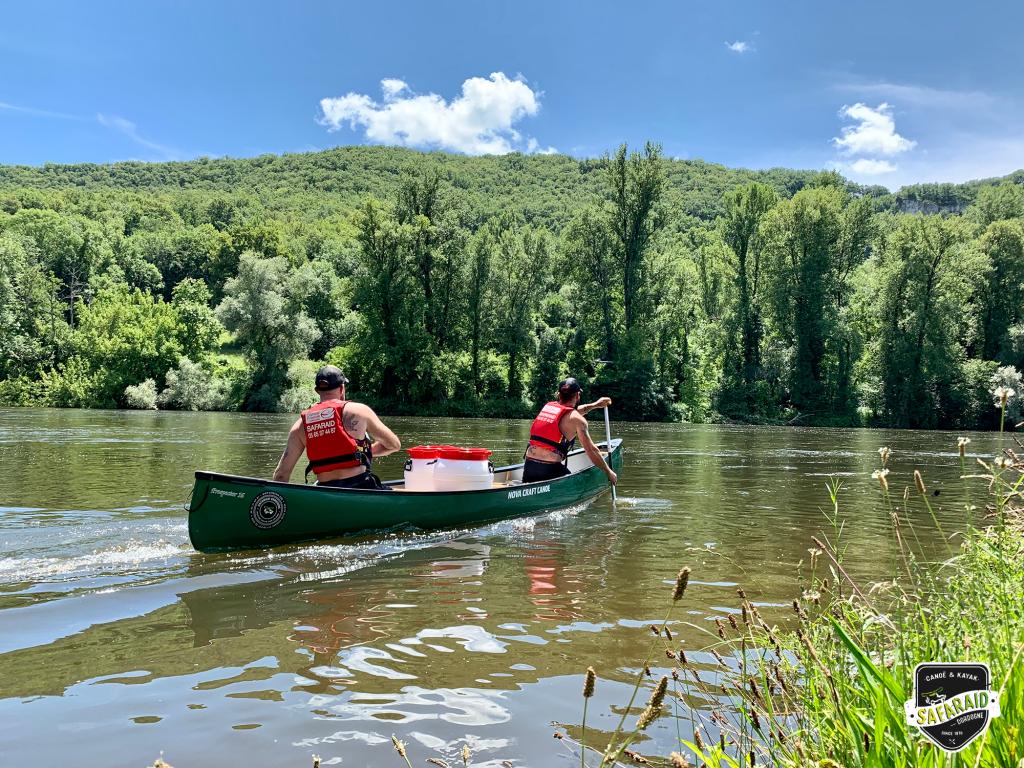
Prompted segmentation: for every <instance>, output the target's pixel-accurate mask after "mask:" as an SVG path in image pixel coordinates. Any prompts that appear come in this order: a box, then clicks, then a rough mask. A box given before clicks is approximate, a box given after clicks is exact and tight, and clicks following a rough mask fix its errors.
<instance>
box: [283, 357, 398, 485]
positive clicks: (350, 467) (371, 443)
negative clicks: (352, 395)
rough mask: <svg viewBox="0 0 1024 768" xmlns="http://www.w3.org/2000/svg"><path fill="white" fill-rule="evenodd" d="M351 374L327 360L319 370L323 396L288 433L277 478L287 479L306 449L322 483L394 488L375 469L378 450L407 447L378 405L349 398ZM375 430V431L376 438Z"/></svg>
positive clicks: (311, 468) (384, 452)
mask: <svg viewBox="0 0 1024 768" xmlns="http://www.w3.org/2000/svg"><path fill="white" fill-rule="evenodd" d="M346 384H348V379H346V378H345V374H343V373H342V372H341V370H340V369H338V368H336V367H335V366H333V365H325V366H324V367H323V368H321V369H320V370H319V371H317V372H316V384H315V387H314V388H315V389H316V391H317V393H318V394H319V395H320V402H319V403H317V404H316V405H314V406H312V407H310V408H307V409H306V410H304V411H303V412H302V415H301V416H299V420H298V421H296V422H295V424H293V425H292V428H291V431H289V433H288V445H286V446H285V449H284V453H282V454H281V460H280V461H279V462H278V463H277V469H275V470H274V479H275V480H277V481H279V482H284V483H286V482H288V480H289V479H290V478H291V476H292V470H293V469H294V468H295V464H296V463H297V462H298V460H299V457H300V456H302V452H303V451H305V452H306V455H307V456H308V458H309V466H308V467H307V468H306V474H307V475H308V474H309V472H310V471H313V472H314V473H315V474H316V484H317V485H327V486H332V487H335V488H362V489H371V490H390V488H387V487H386V486H382V485H381V482H380V478H378V477H377V476H376V475H375V474H373V473H372V472H371V471H370V463H371V461H372V460H373V457H374V456H387V455H388V454H389V453H394V452H395V451H397V450H399V449H400V448H401V447H402V443H401V441H399V439H398V437H396V436H395V433H394V432H392V431H391V430H390V429H388V428H387V427H386V426H384V422H382V421H381V420H380V418H379V417H378V416H377V414H376V413H374V412H373V409H372V408H370V406H368V405H363V404H362V403H353V402H350V401H348V400H346V399H345V385H346ZM370 435H373V437H372V438H371V437H370Z"/></svg>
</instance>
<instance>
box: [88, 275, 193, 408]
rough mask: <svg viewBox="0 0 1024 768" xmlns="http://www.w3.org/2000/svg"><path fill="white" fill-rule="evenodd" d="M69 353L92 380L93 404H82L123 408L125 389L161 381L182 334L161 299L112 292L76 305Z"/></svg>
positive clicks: (119, 290) (140, 293) (121, 288)
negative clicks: (147, 381) (86, 370)
mask: <svg viewBox="0 0 1024 768" xmlns="http://www.w3.org/2000/svg"><path fill="white" fill-rule="evenodd" d="M72 347H73V350H74V356H75V357H76V358H77V359H78V360H80V361H82V362H83V363H85V364H86V365H87V366H88V369H89V370H90V371H91V372H92V377H93V380H94V387H93V389H92V391H91V396H92V398H94V400H93V402H89V403H84V404H85V405H90V406H99V407H103V408H110V407H115V406H117V405H121V404H123V402H124V393H125V388H126V387H127V386H128V385H130V384H136V383H138V382H140V381H144V380H145V379H155V380H162V379H163V377H164V373H165V372H166V371H167V370H168V369H169V368H170V367H171V366H172V365H174V364H175V363H176V362H177V360H178V357H179V356H180V355H181V351H182V344H181V328H180V326H179V325H178V317H177V313H176V312H175V311H174V307H173V306H171V305H170V304H168V303H166V302H164V300H163V299H162V298H160V297H156V298H154V297H153V296H152V295H150V294H148V293H145V292H143V291H140V290H137V289H136V290H129V289H128V288H127V287H126V286H115V287H111V288H106V289H104V290H102V291H100V292H99V293H98V294H97V296H96V298H95V300H94V301H93V302H92V303H91V304H88V305H86V304H84V303H83V302H81V301H80V302H79V326H78V328H77V329H76V330H75V333H74V336H73V338H72Z"/></svg>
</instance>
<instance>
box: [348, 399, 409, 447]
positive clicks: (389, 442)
mask: <svg viewBox="0 0 1024 768" xmlns="http://www.w3.org/2000/svg"><path fill="white" fill-rule="evenodd" d="M349 407H350V408H351V406H349ZM359 417H360V418H362V419H364V420H365V421H366V431H367V432H369V433H370V435H371V436H372V437H373V442H372V443H370V449H371V450H372V451H373V455H374V457H378V456H387V455H388V454H391V453H394V452H395V451H399V450H401V449H402V441H401V440H399V439H398V435H396V434H395V433H394V432H392V431H391V430H390V429H388V428H387V426H386V425H385V424H384V422H383V421H381V420H380V417H379V416H378V415H377V414H376V413H374V412H373V408H371V407H370V406H368V405H362V404H360V407H359Z"/></svg>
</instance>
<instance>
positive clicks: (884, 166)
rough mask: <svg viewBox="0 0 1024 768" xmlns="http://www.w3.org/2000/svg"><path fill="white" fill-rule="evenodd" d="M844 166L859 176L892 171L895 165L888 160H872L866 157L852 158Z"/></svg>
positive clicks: (876, 174)
mask: <svg viewBox="0 0 1024 768" xmlns="http://www.w3.org/2000/svg"><path fill="white" fill-rule="evenodd" d="M846 167H847V168H849V169H850V170H851V171H853V172H854V173H856V174H859V175H861V176H878V175H880V174H883V173H893V172H895V171H896V166H895V165H893V164H892V163H890V162H889V161H888V160H872V159H870V158H867V157H861V158H859V159H857V160H854V161H853V162H852V163H850V164H849V165H847V166H846Z"/></svg>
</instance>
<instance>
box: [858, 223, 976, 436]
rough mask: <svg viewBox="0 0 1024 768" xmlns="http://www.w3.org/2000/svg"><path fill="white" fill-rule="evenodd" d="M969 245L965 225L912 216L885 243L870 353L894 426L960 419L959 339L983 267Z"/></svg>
mask: <svg viewBox="0 0 1024 768" xmlns="http://www.w3.org/2000/svg"><path fill="white" fill-rule="evenodd" d="M967 242H968V233H967V232H966V231H965V228H964V226H963V223H962V222H959V221H957V220H955V219H943V218H940V217H938V216H914V217H907V218H905V219H902V220H901V221H900V222H899V224H898V225H897V226H896V228H895V229H894V230H893V231H892V232H891V233H889V234H888V236H887V237H886V238H885V239H884V240H883V241H882V243H881V244H880V249H879V253H878V257H877V258H878V265H877V269H878V272H879V275H878V283H877V286H876V289H877V294H876V297H875V301H874V311H875V313H876V316H877V326H878V329H879V334H878V337H877V339H876V340H875V342H874V344H873V358H874V366H875V367H876V370H877V373H878V377H879V380H880V382H881V387H882V390H881V396H882V407H883V416H884V418H885V421H886V423H888V424H890V425H891V426H896V427H937V426H945V427H951V426H954V425H955V424H956V423H957V419H958V417H959V416H960V411H962V408H963V405H962V404H960V405H959V406H958V405H957V403H956V402H955V397H954V393H956V392H957V391H958V389H962V386H961V382H960V377H961V371H962V366H963V362H964V350H963V345H962V340H961V338H962V334H963V331H964V328H965V327H967V326H969V325H970V317H969V309H970V307H969V298H970V295H971V293H972V291H973V284H974V283H975V281H976V280H979V279H980V278H981V272H982V269H983V265H982V264H980V263H978V260H977V259H971V254H970V251H969V250H968V249H967V248H966V244H967Z"/></svg>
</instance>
